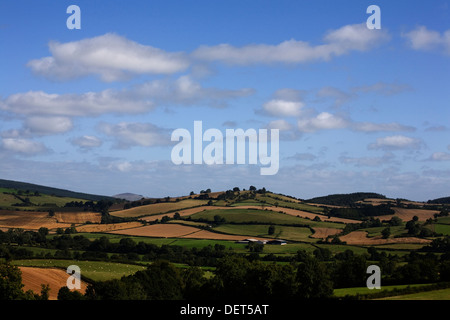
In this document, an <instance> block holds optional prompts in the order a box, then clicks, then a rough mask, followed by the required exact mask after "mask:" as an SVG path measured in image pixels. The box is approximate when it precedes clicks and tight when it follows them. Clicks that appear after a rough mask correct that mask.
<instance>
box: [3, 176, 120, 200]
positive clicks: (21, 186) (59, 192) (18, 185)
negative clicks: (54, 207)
mask: <svg viewBox="0 0 450 320" xmlns="http://www.w3.org/2000/svg"><path fill="white" fill-rule="evenodd" d="M0 188H9V189H17V190H23V191H25V190H29V191H31V192H39V193H44V194H48V195H53V196H57V197H68V198H76V199H83V200H91V201H99V200H110V201H115V200H116V198H114V197H109V196H103V195H95V194H88V193H82V192H74V191H69V190H64V189H58V188H53V187H47V186H42V185H37V184H32V183H27V182H18V181H12V180H4V179H0Z"/></svg>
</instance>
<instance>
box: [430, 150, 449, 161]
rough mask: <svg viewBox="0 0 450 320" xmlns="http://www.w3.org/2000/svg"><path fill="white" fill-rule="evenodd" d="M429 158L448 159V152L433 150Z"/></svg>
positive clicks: (436, 159) (435, 159)
mask: <svg viewBox="0 0 450 320" xmlns="http://www.w3.org/2000/svg"><path fill="white" fill-rule="evenodd" d="M430 160H433V161H450V153H447V152H435V153H433V154H432V155H431V157H430Z"/></svg>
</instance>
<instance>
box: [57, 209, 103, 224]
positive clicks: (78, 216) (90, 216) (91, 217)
mask: <svg viewBox="0 0 450 320" xmlns="http://www.w3.org/2000/svg"><path fill="white" fill-rule="evenodd" d="M55 217H56V220H58V222H62V223H71V224H72V223H75V224H80V223H86V222H88V221H90V222H92V223H100V222H101V221H102V214H101V213H100V212H84V211H82V212H55Z"/></svg>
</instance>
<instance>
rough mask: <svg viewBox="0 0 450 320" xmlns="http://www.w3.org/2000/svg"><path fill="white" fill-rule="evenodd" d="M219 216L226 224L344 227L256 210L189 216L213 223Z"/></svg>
mask: <svg viewBox="0 0 450 320" xmlns="http://www.w3.org/2000/svg"><path fill="white" fill-rule="evenodd" d="M215 215H219V216H221V217H223V218H225V220H226V222H230V223H242V224H245V223H253V222H257V223H259V224H283V225H295V224H297V225H308V226H311V227H324V228H339V229H342V228H343V227H344V225H343V224H339V223H332V222H317V221H312V220H309V219H304V218H300V217H296V216H292V215H288V214H283V213H279V212H274V211H270V210H258V209H238V208H236V209H214V210H205V211H202V212H198V213H195V214H193V215H192V216H191V218H192V219H193V220H195V219H205V220H207V221H211V222H213V221H214V216H215Z"/></svg>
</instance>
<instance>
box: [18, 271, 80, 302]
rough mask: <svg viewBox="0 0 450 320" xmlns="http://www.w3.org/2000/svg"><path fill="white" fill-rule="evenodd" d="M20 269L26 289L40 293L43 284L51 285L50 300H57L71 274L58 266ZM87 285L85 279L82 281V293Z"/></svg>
mask: <svg viewBox="0 0 450 320" xmlns="http://www.w3.org/2000/svg"><path fill="white" fill-rule="evenodd" d="M19 269H20V271H21V272H22V283H23V284H24V288H23V289H24V291H27V290H31V291H33V292H34V293H38V294H40V293H41V284H44V285H46V284H48V285H49V286H50V292H49V300H57V298H58V291H59V289H60V288H62V287H65V286H66V285H67V279H68V278H69V276H70V275H69V274H67V273H66V272H65V271H64V270H61V269H57V268H34V267H19ZM87 285H88V284H87V283H86V282H85V281H81V289H80V290H79V291H80V293H82V294H84V293H85V291H86V288H87Z"/></svg>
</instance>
